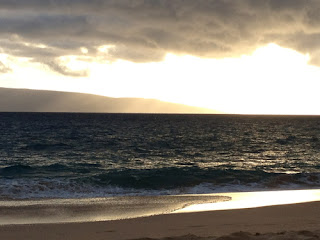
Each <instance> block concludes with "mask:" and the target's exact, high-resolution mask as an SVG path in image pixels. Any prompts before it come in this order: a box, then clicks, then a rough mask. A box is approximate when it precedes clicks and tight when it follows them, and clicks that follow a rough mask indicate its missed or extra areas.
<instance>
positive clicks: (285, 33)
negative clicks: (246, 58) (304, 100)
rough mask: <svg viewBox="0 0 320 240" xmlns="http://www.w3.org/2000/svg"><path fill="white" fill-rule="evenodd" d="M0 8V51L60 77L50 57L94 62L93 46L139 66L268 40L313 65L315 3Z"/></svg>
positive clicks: (108, 0)
mask: <svg viewBox="0 0 320 240" xmlns="http://www.w3.org/2000/svg"><path fill="white" fill-rule="evenodd" d="M0 9H1V10H0V13H1V14H0V16H1V17H0V38H1V39H2V41H4V39H8V36H9V37H10V38H11V39H12V41H11V43H10V44H16V47H15V48H14V49H12V48H10V47H5V46H2V51H3V52H10V53H11V54H13V55H16V56H28V57H30V58H32V59H33V60H34V61H39V62H43V63H45V64H47V65H48V66H50V67H51V68H52V69H55V70H56V71H58V72H60V73H62V74H68V71H67V69H65V68H64V67H63V66H62V65H59V64H58V65H56V64H52V63H56V62H57V57H59V56H63V55H78V56H81V55H82V56H86V57H87V59H89V61H90V59H91V60H92V61H94V60H95V59H96V58H97V57H99V59H100V58H101V53H99V52H98V50H97V49H98V47H99V46H101V45H112V46H114V47H113V48H111V49H110V51H109V52H108V53H107V54H103V56H104V58H105V60H114V59H118V58H120V59H126V60H130V61H135V62H147V61H160V60H161V59H163V57H164V56H165V54H166V53H167V52H172V53H176V54H192V55H196V56H200V57H214V58H222V57H232V56H239V55H241V54H250V53H251V52H252V51H254V50H255V49H256V48H257V47H259V46H261V45H263V44H266V43H269V42H273V43H277V44H280V45H281V46H283V47H290V48H294V49H296V50H298V51H300V52H302V53H309V54H310V57H311V62H312V63H314V64H317V65H320V50H318V49H320V41H318V39H319V35H320V17H319V16H320V15H319V12H320V1H318V0H237V1H235V0H174V1H173V0H105V1H103V0H91V1H89V0H68V1H65V0H50V1H49V0H19V1H18V0H3V1H1V2H0ZM13 36H16V38H13ZM26 43H27V44H26ZM30 43H33V44H43V45H45V46H46V48H38V47H35V46H34V45H32V44H30ZM81 47H85V48H86V49H88V52H87V53H81V51H80V50H79V49H80V48H81ZM45 58H47V59H45ZM43 59H45V61H43ZM49 63H50V64H49ZM52 66H54V67H52ZM57 66H60V67H57ZM71 75H73V73H71ZM76 75H78V73H74V76H76ZM80 76H82V75H81V74H80Z"/></svg>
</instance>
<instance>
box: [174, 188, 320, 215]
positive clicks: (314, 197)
mask: <svg viewBox="0 0 320 240" xmlns="http://www.w3.org/2000/svg"><path fill="white" fill-rule="evenodd" d="M212 195H213V196H215V195H220V196H222V195H223V196H228V197H231V198H232V200H231V201H227V202H218V203H205V204H198V205H191V206H188V207H186V208H183V209H180V210H177V211H175V213H179V212H202V211H213V210H228V209H242V208H255V207H264V206H273V205H284V204H294V203H303V202H313V201H320V190H318V189H317V190H288V191H265V192H244V193H220V194H212Z"/></svg>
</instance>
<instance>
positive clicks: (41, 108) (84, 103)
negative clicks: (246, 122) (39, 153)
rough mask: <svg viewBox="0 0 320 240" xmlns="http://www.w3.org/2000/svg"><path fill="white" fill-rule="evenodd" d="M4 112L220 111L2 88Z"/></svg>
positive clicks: (0, 106)
mask: <svg viewBox="0 0 320 240" xmlns="http://www.w3.org/2000/svg"><path fill="white" fill-rule="evenodd" d="M0 112H92V113H220V112H218V111H215V110H212V109H206V108H199V107H191V106H187V105H182V104H175V103H169V102H162V101H159V100H155V99H143V98H111V97H105V96H99V95H93V94H84V93H72V92H59V91H46V90H29V89H15V88H0Z"/></svg>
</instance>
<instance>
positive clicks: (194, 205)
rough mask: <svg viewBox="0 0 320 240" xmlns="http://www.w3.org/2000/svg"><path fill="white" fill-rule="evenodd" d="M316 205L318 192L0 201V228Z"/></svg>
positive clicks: (285, 191)
mask: <svg viewBox="0 0 320 240" xmlns="http://www.w3.org/2000/svg"><path fill="white" fill-rule="evenodd" d="M313 201H320V190H319V189H309V190H279V191H259V192H233V193H213V194H194V195H190V194H189V195H167V196H122V197H106V198H88V199H40V200H39V199H38V200H17V201H0V226H1V225H18V224H50V223H58V224H59V223H61V224H63V223H84V222H101V221H112V220H124V219H134V218H141V217H148V216H156V215H163V214H176V213H188V212H189V213H190V212H205V211H217V210H232V209H243V208H255V207H264V206H272V205H284V204H295V203H302V202H313Z"/></svg>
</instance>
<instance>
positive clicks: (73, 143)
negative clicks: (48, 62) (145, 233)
mask: <svg viewBox="0 0 320 240" xmlns="http://www.w3.org/2000/svg"><path fill="white" fill-rule="evenodd" d="M319 160H320V117H315V116H236V115H159V114H154V115H153V114H76V113H0V199H33V198H89V197H110V196H120V195H142V196H145V195H169V194H170V195H173V194H187V193H191V194H193V193H216V192H231V191H256V190H277V189H311V188H319V187H320V161H319Z"/></svg>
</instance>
